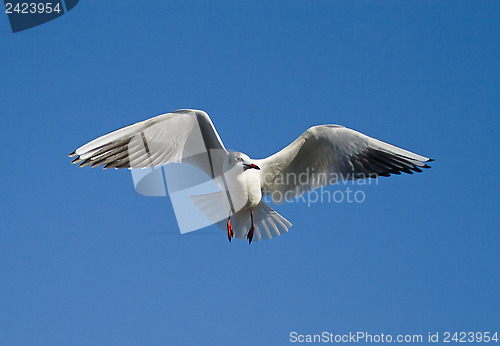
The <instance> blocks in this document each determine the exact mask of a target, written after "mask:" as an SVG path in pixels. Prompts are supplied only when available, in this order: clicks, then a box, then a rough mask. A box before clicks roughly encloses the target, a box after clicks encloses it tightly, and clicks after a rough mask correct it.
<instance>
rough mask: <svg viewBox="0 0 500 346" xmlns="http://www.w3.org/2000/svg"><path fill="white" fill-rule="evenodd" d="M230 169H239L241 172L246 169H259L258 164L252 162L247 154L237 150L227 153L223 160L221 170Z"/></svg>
mask: <svg viewBox="0 0 500 346" xmlns="http://www.w3.org/2000/svg"><path fill="white" fill-rule="evenodd" d="M232 169H237V170H238V171H240V170H241V171H242V172H244V171H246V170H248V169H257V170H260V168H259V166H257V165H256V164H254V163H252V160H251V159H250V158H249V157H248V155H245V154H243V153H240V152H238V151H233V152H231V153H229V154H228V155H227V157H226V159H225V160H224V167H223V170H224V171H225V172H227V171H229V170H232Z"/></svg>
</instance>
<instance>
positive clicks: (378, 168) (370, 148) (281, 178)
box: [254, 125, 432, 203]
mask: <svg viewBox="0 0 500 346" xmlns="http://www.w3.org/2000/svg"><path fill="white" fill-rule="evenodd" d="M428 161H432V160H431V159H429V158H427V157H424V156H421V155H417V154H415V153H412V152H410V151H407V150H404V149H401V148H398V147H395V146H393V145H391V144H388V143H384V142H382V141H379V140H377V139H374V138H371V137H368V136H366V135H364V134H362V133H359V132H357V131H354V130H351V129H348V128H345V127H343V126H340V125H320V126H314V127H311V128H310V129H308V130H307V131H306V132H304V133H303V134H302V135H301V136H300V137H299V138H297V139H296V140H295V141H293V142H292V143H291V144H290V145H288V146H287V147H286V148H284V149H283V150H281V151H279V152H277V153H276V154H274V155H272V156H269V157H268V158H265V159H262V160H255V161H254V162H255V164H257V166H259V167H260V168H261V174H262V176H261V177H262V190H263V192H264V194H268V195H270V196H271V198H272V199H273V201H274V202H276V203H280V202H283V201H284V200H289V199H293V198H295V197H297V196H299V195H301V194H302V193H304V192H307V191H312V190H314V189H317V188H319V187H322V186H326V185H330V184H334V183H336V182H338V181H339V180H356V179H364V178H375V177H378V176H389V175H391V174H401V173H402V172H404V173H408V174H412V172H421V168H429V166H428V165H426V164H425V163H424V162H428Z"/></svg>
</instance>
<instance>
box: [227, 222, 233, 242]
mask: <svg viewBox="0 0 500 346" xmlns="http://www.w3.org/2000/svg"><path fill="white" fill-rule="evenodd" d="M232 237H234V232H233V227H231V217H228V218H227V239H229V242H231V238H232Z"/></svg>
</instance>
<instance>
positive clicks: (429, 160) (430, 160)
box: [426, 159, 436, 162]
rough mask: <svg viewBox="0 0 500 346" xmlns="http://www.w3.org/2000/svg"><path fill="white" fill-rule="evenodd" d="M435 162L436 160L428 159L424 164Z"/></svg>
mask: <svg viewBox="0 0 500 346" xmlns="http://www.w3.org/2000/svg"><path fill="white" fill-rule="evenodd" d="M432 161H436V159H428V160H427V161H426V162H432Z"/></svg>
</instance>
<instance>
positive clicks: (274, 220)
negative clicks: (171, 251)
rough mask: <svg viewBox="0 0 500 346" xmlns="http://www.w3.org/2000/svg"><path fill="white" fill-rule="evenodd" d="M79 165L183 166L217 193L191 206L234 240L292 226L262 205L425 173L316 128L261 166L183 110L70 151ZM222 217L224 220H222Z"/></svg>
mask: <svg viewBox="0 0 500 346" xmlns="http://www.w3.org/2000/svg"><path fill="white" fill-rule="evenodd" d="M69 156H70V157H75V159H74V160H73V163H75V164H79V166H80V167H84V166H91V167H97V166H104V168H105V169H107V168H116V169H120V168H128V169H140V168H151V167H157V166H161V165H165V164H169V163H188V164H191V165H193V166H195V167H196V168H198V169H199V170H201V171H202V172H203V173H205V175H206V176H207V179H209V180H213V181H214V182H215V183H216V184H217V186H218V187H219V188H220V191H217V192H215V193H210V194H206V195H198V196H193V203H194V204H195V205H196V206H197V207H198V208H199V209H200V210H201V211H202V212H203V213H205V215H207V217H212V219H213V223H217V224H218V226H219V227H221V228H223V229H224V230H225V231H227V236H228V239H229V241H231V238H233V237H236V238H238V239H244V238H246V239H248V241H249V243H251V242H252V240H256V241H258V240H261V239H270V238H273V237H276V236H279V235H280V234H282V233H285V232H287V231H288V229H289V228H290V227H291V226H292V224H291V223H290V222H289V221H288V220H287V219H285V218H284V217H283V216H281V215H280V214H278V213H277V212H276V211H274V210H273V209H272V208H271V207H269V206H268V205H267V204H266V203H264V201H263V200H262V198H263V197H269V198H270V199H271V200H272V201H273V202H276V203H278V204H279V203H281V202H283V201H286V200H291V199H293V198H296V197H298V196H300V195H301V194H303V193H305V192H308V191H312V190H314V189H317V188H320V187H323V186H327V185H331V184H335V183H336V182H338V181H340V180H358V179H369V178H377V177H380V176H383V177H388V176H390V175H393V174H398V175H399V174H401V173H407V174H412V173H413V172H422V169H424V168H430V167H429V166H428V165H427V164H426V162H430V161H432V159H429V158H427V157H424V156H420V155H417V154H415V153H412V152H410V151H407V150H404V149H401V148H398V147H396V146H393V145H391V144H388V143H385V142H382V141H379V140H377V139H374V138H371V137H368V136H366V135H364V134H362V133H360V132H357V131H354V130H351V129H349V128H346V127H344V126H340V125H319V126H313V127H311V128H309V129H308V130H307V131H305V132H304V133H303V134H302V135H300V136H299V137H298V138H297V139H296V140H295V141H293V142H292V143H291V144H290V145H288V146H287V147H285V148H284V149H282V150H281V151H279V152H277V153H276V154H274V155H271V156H269V157H267V158H265V159H260V160H256V159H251V158H250V157H249V156H247V155H245V154H243V153H241V152H235V151H229V150H227V149H226V148H225V147H224V144H223V143H222V140H221V139H220V137H219V135H218V133H217V131H216V130H215V127H214V125H213V123H212V121H211V119H210V117H209V116H208V114H207V113H205V112H204V111H201V110H192V109H181V110H177V111H174V112H171V113H167V114H162V115H158V116H156V117H153V118H151V119H148V120H145V121H142V122H139V123H136V124H133V125H130V126H127V127H124V128H121V129H119V130H116V131H114V132H111V133H109V134H106V135H104V136H101V137H99V138H97V139H94V140H93V141H91V142H89V143H87V144H85V145H83V146H81V147H80V148H78V149H76V150H75V151H74V152H72V153H71V154H70V155H69ZM221 215H222V216H221Z"/></svg>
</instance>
